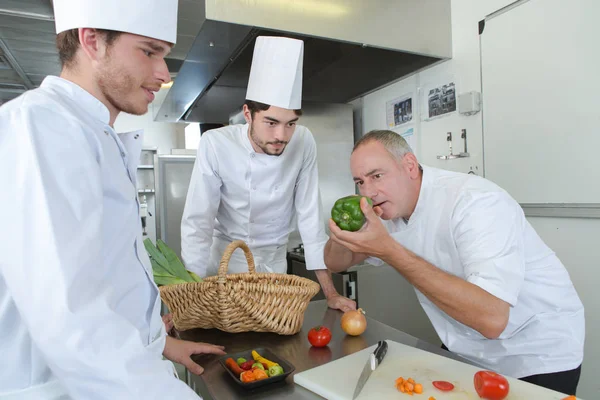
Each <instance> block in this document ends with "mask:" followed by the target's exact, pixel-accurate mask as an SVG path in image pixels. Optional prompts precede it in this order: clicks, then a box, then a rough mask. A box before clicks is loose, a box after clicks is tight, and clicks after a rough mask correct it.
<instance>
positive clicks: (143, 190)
mask: <svg viewBox="0 0 600 400" xmlns="http://www.w3.org/2000/svg"><path fill="white" fill-rule="evenodd" d="M138 193H154V189H138Z"/></svg>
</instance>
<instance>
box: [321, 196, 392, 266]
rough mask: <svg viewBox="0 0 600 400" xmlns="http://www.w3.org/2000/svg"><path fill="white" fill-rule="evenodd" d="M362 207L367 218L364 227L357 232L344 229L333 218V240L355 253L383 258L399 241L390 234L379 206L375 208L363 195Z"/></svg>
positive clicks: (331, 223)
mask: <svg viewBox="0 0 600 400" xmlns="http://www.w3.org/2000/svg"><path fill="white" fill-rule="evenodd" d="M360 208H361V210H362V212H363V214H364V215H365V219H366V222H365V224H364V225H363V227H362V228H361V229H360V230H359V231H357V232H349V231H344V230H341V229H340V228H339V227H338V226H337V225H336V223H335V222H334V221H333V219H330V220H329V230H330V231H331V240H333V241H334V242H336V243H338V244H340V245H342V246H344V247H346V248H347V249H348V250H350V251H352V252H354V253H363V254H367V255H369V256H373V257H378V258H382V257H384V255H385V254H386V253H387V252H388V251H390V250H392V249H393V247H394V246H396V245H398V243H397V242H396V241H395V240H394V238H392V237H391V236H390V234H389V233H388V231H387V229H386V228H385V226H384V225H383V223H382V222H381V219H379V216H380V215H381V213H382V211H381V209H380V208H379V207H375V208H373V207H372V206H371V205H370V204H369V203H368V202H367V199H366V198H364V197H363V198H362V199H361V200H360Z"/></svg>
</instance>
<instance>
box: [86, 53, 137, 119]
mask: <svg viewBox="0 0 600 400" xmlns="http://www.w3.org/2000/svg"><path fill="white" fill-rule="evenodd" d="M97 82H98V87H99V88H100V90H101V91H102V94H103V95H104V97H105V98H106V100H107V101H108V102H109V103H110V104H111V105H112V106H113V107H114V108H115V109H117V110H118V111H119V112H126V113H128V114H133V115H143V114H146V113H147V112H148V102H147V101H145V99H144V98H143V97H142V96H141V95H138V96H140V100H137V98H136V93H138V92H141V91H142V90H143V89H142V83H141V82H138V81H137V80H136V79H135V78H134V76H133V75H131V74H129V73H128V72H127V70H126V69H125V68H124V67H123V66H120V65H118V64H117V62H116V61H115V60H114V59H113V58H111V57H110V55H109V54H107V55H106V64H105V65H104V66H103V67H102V69H100V71H99V72H98V76H97Z"/></svg>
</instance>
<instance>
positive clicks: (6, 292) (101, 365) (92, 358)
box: [0, 0, 223, 400]
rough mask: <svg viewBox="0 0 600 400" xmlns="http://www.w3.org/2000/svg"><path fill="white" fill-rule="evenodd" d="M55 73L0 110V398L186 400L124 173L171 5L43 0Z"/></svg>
mask: <svg viewBox="0 0 600 400" xmlns="http://www.w3.org/2000/svg"><path fill="white" fill-rule="evenodd" d="M54 9H55V20H56V31H57V33H58V34H59V35H58V38H57V44H58V48H59V54H60V58H61V61H62V63H63V69H62V72H61V77H47V78H46V79H45V80H44V81H43V83H42V84H41V86H40V88H38V89H35V90H31V91H29V92H27V93H25V94H23V95H21V96H20V97H18V98H17V99H15V100H13V101H11V102H9V103H7V104H6V105H4V106H2V108H0V132H1V134H0V171H1V172H0V181H1V182H2V185H3V188H2V191H0V204H2V207H0V220H1V221H2V229H1V230H0V232H1V233H0V355H1V358H2V368H1V370H2V372H0V399H19V400H32V399H35V400H44V399H61V400H65V399H175V398H176V399H197V398H198V396H197V395H196V394H195V393H194V392H193V391H192V390H191V389H190V388H188V387H187V386H186V385H185V384H184V383H183V382H182V381H180V380H179V379H177V377H176V376H175V374H174V369H173V365H172V363H171V362H170V361H166V360H163V355H164V356H165V357H167V358H168V359H170V360H174V361H178V362H181V363H184V364H185V365H186V366H188V367H189V368H190V369H191V370H192V371H193V372H197V373H199V372H201V371H202V367H200V366H199V365H197V364H195V363H193V362H192V360H191V358H190V355H191V354H194V353H214V354H223V350H222V348H221V347H220V346H213V345H208V344H200V343H191V342H183V341H179V340H176V339H173V338H171V337H169V338H167V336H166V332H165V327H164V325H163V321H162V319H161V316H160V296H159V295H158V289H157V287H156V286H155V285H154V282H153V279H152V272H151V267H150V262H149V260H148V256H147V255H146V253H145V250H144V245H143V244H142V234H141V227H140V217H139V211H138V210H139V207H138V203H137V194H136V183H135V167H136V165H137V162H138V159H139V152H140V149H141V145H142V135H141V133H136V132H134V133H128V134H117V133H116V132H115V130H114V129H113V123H114V121H115V118H116V117H117V115H118V114H119V112H121V111H125V112H128V113H131V114H144V113H145V112H147V110H148V104H149V103H150V102H151V101H152V99H153V97H154V95H153V93H152V92H155V91H157V90H158V89H159V88H160V86H161V83H163V82H167V81H169V80H170V76H169V72H168V70H167V67H166V64H165V61H164V57H165V56H166V55H167V53H168V52H169V51H170V49H171V46H172V44H173V43H175V38H176V21H177V0H128V1H122V0H104V1H97V0H54Z"/></svg>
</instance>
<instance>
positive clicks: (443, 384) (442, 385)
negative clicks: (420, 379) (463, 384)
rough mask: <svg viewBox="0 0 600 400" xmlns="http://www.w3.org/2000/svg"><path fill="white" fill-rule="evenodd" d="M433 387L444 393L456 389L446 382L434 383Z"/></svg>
mask: <svg viewBox="0 0 600 400" xmlns="http://www.w3.org/2000/svg"><path fill="white" fill-rule="evenodd" d="M433 386H435V387H436V388H437V389H439V390H441V391H442V392H449V391H451V390H452V389H454V385H453V384H451V383H450V382H446V381H433Z"/></svg>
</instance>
